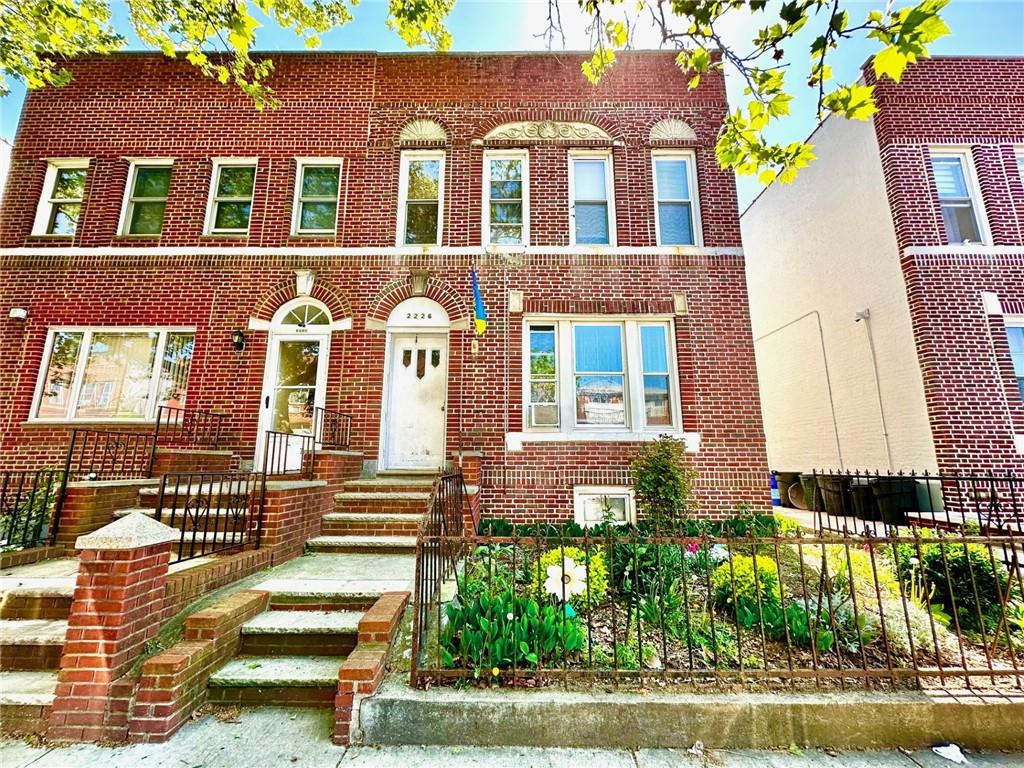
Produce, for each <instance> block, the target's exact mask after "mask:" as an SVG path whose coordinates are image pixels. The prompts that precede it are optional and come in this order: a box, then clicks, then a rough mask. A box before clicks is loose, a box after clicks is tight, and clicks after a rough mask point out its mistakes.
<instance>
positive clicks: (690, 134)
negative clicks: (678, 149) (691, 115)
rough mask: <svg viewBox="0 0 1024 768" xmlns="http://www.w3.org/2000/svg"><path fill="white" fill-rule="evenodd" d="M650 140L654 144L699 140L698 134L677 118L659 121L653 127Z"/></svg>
mask: <svg viewBox="0 0 1024 768" xmlns="http://www.w3.org/2000/svg"><path fill="white" fill-rule="evenodd" d="M650 140H651V142H652V143H654V142H667V141H671V142H676V141H687V142H692V141H696V140H697V133H696V132H695V131H694V130H693V128H691V127H690V124H689V123H687V122H685V121H684V120H680V119H679V118H676V117H670V118H667V119H665V120H659V121H658V122H656V123H655V124H654V125H653V126H652V127H651V134H650Z"/></svg>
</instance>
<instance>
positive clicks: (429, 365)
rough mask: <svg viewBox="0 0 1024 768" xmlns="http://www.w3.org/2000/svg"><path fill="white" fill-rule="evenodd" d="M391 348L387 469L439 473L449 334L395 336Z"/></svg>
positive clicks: (384, 455) (385, 432) (391, 337)
mask: <svg viewBox="0 0 1024 768" xmlns="http://www.w3.org/2000/svg"><path fill="white" fill-rule="evenodd" d="M388 346H389V350H390V351H389V355H390V359H389V364H388V395H387V400H386V408H385V411H384V414H383V416H384V424H383V429H382V434H383V437H384V441H383V443H384V444H383V451H382V458H383V460H384V467H385V468H386V469H437V468H438V467H440V466H442V465H443V464H444V437H445V416H446V414H445V401H446V397H447V388H448V334H447V333H391V334H389V335H388Z"/></svg>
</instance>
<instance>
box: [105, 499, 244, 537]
mask: <svg viewBox="0 0 1024 768" xmlns="http://www.w3.org/2000/svg"><path fill="white" fill-rule="evenodd" d="M133 512H138V513H140V514H143V515H146V516H147V517H155V516H156V508H155V507H134V508H132V509H119V510H117V511H116V512H114V517H118V518H119V517H127V516H128V515H130V514H132V513H133ZM160 522H161V523H163V524H164V525H169V526H170V527H171V528H177V529H178V530H184V531H186V533H187V534H188V536H187V537H186V538H188V539H191V538H192V536H191V534H192V532H193V531H195V530H196V529H197V528H198V530H199V531H200V532H202V533H203V534H207V535H208V538H209V540H210V541H213V540H214V539H213V535H214V534H217V537H218V538H217V541H220V540H221V539H222V538H223V534H224V533H225V532H226V533H230V534H233V535H240V534H242V533H243V530H244V528H245V526H246V518H245V517H243V516H242V515H241V514H240V513H238V512H236V511H234V510H230V509H221V508H216V509H211V510H210V513H209V515H207V514H206V513H205V512H203V513H201V514H200V515H199V516H198V517H195V516H194V515H193V512H192V510H184V509H175V510H171V509H164V510H163V512H162V513H161V515H160ZM253 526H254V527H255V521H254V522H253ZM201 538H202V535H201V534H200V535H199V536H197V540H198V539H201Z"/></svg>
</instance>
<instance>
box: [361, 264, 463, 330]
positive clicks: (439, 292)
mask: <svg viewBox="0 0 1024 768" xmlns="http://www.w3.org/2000/svg"><path fill="white" fill-rule="evenodd" d="M417 296H419V297H424V298H427V299H432V300H433V301H436V302H437V303H438V304H440V305H441V306H442V307H443V308H444V311H445V312H447V313H448V328H449V330H452V331H468V330H469V327H470V317H469V309H468V308H467V306H466V301H465V298H464V297H462V296H460V295H459V293H458V292H457V291H456V290H455V289H454V288H453V287H452V286H451V285H450V284H449V283H447V282H446V281H444V280H441V279H440V278H437V277H434V276H431V277H429V278H428V279H427V281H426V285H425V286H424V290H423V293H419V292H417V291H414V290H413V286H412V282H411V281H410V280H409V279H408V278H399V279H397V280H392V281H391V282H390V283H388V284H387V285H385V286H384V287H383V288H381V290H380V292H379V293H378V294H377V295H376V296H375V297H374V298H373V300H372V301H371V302H370V308H369V311H368V312H367V313H366V328H367V330H371V331H383V330H384V329H385V328H387V325H388V319H389V318H390V316H391V312H392V311H393V310H394V308H395V307H397V306H398V305H399V304H401V303H402V302H403V301H405V300H406V299H411V298H414V297H417Z"/></svg>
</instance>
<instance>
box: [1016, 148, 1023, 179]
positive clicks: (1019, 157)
mask: <svg viewBox="0 0 1024 768" xmlns="http://www.w3.org/2000/svg"><path fill="white" fill-rule="evenodd" d="M1016 154H1017V175H1018V176H1020V180H1021V183H1022V184H1024V147H1022V148H1020V149H1018V150H1017V153H1016Z"/></svg>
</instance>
